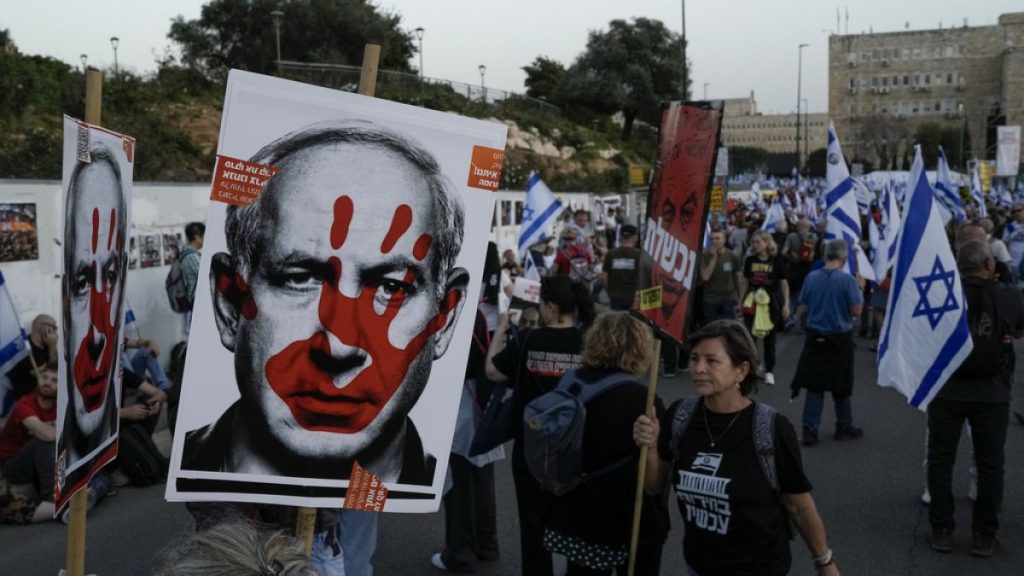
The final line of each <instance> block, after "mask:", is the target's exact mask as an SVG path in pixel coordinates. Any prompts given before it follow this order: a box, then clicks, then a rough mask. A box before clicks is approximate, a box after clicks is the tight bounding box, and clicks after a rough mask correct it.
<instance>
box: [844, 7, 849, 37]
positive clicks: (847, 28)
mask: <svg viewBox="0 0 1024 576" xmlns="http://www.w3.org/2000/svg"><path fill="white" fill-rule="evenodd" d="M843 9H844V10H845V11H846V34H847V35H849V34H850V7H849V6H846V7H844V8H843Z"/></svg>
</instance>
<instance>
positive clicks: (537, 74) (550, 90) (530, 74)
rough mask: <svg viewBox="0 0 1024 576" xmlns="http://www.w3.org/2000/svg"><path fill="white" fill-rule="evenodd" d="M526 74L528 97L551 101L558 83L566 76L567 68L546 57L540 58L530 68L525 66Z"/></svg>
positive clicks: (525, 82)
mask: <svg viewBox="0 0 1024 576" xmlns="http://www.w3.org/2000/svg"><path fill="white" fill-rule="evenodd" d="M523 71H524V72H526V80H525V81H524V82H523V84H525V85H526V95H527V96H530V97H532V98H537V99H539V100H550V99H551V96H552V95H553V94H554V93H555V89H556V88H558V83H559V82H561V81H562V78H563V77H564V76H565V66H562V63H561V62H558V61H557V60H552V59H550V58H547V57H545V56H538V57H537V58H536V59H534V61H533V63H532V64H530V65H529V66H523Z"/></svg>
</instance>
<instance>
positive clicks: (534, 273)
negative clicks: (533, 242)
mask: <svg viewBox="0 0 1024 576" xmlns="http://www.w3.org/2000/svg"><path fill="white" fill-rule="evenodd" d="M523 278H526V279H527V280H533V281H534V282H540V272H539V271H538V270H537V263H536V262H535V261H534V259H533V251H532V250H527V251H526V258H525V261H524V262H523Z"/></svg>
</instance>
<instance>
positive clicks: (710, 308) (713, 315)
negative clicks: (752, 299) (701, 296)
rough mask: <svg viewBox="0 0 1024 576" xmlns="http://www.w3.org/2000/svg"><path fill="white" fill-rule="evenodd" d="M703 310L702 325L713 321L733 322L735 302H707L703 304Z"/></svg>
mask: <svg viewBox="0 0 1024 576" xmlns="http://www.w3.org/2000/svg"><path fill="white" fill-rule="evenodd" d="M702 306H703V309H704V323H705V324H707V323H709V322H714V321H715V320H735V319H736V301H735V300H723V301H721V302H707V301H705V302H704V303H703V304H702Z"/></svg>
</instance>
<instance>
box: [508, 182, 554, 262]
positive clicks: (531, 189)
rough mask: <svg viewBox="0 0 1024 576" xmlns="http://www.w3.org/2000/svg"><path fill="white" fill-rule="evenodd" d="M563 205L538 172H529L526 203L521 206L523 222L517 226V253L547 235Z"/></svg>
mask: <svg viewBox="0 0 1024 576" xmlns="http://www.w3.org/2000/svg"><path fill="white" fill-rule="evenodd" d="M563 209H564V206H562V203H561V202H559V201H558V199H557V198H555V195H554V194H552V193H551V189H550V188H548V186H547V184H545V183H544V181H543V180H541V179H540V174H538V173H536V172H534V173H533V174H530V179H529V180H528V181H527V183H526V205H525V206H523V223H522V226H521V227H520V228H519V253H520V254H523V253H525V252H526V249H527V248H529V247H530V245H532V244H534V243H536V242H540V241H541V240H544V239H546V238H547V237H548V230H549V229H550V228H551V225H552V224H554V223H555V222H556V221H557V220H558V216H559V215H560V214H561V213H562V210H563Z"/></svg>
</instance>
